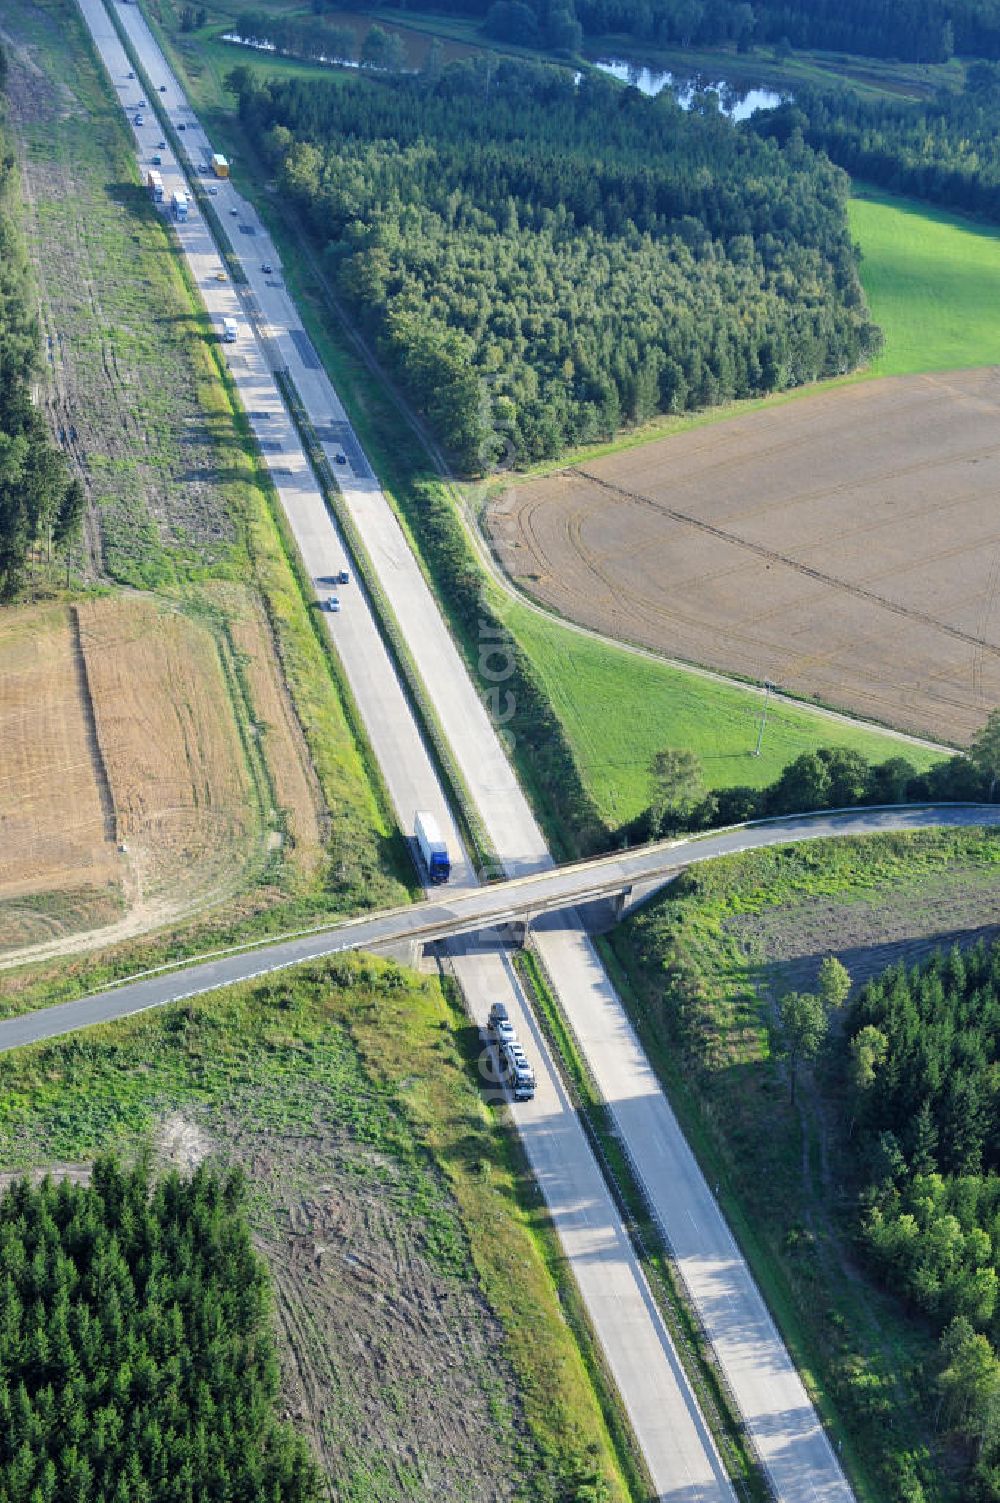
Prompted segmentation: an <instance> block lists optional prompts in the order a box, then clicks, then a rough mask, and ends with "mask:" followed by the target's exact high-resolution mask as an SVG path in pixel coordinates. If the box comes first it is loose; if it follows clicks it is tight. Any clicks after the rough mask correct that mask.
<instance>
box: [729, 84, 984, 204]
mask: <svg viewBox="0 0 1000 1503" xmlns="http://www.w3.org/2000/svg"><path fill="white" fill-rule="evenodd" d="M998 123H1000V66H998V65H997V64H995V63H985V62H979V63H974V64H972V65H971V66H970V68H969V70H968V75H967V80H966V87H965V90H964V91H963V92H962V93H960V94H957V93H956V94H953V93H948V92H942V93H940V94H939V95H938V96H937V97H936V98H935V99H933V100H929V101H914V100H892V99H878V98H872V97H870V96H867V95H866V96H864V97H862V96H860V95H858V94H855V93H853V92H850V91H848V90H841V91H837V92H821V91H816V90H811V89H808V88H802V89H798V90H797V91H796V96H795V102H794V104H785V105H782V106H781V107H780V108H779V109H777V110H772V111H768V112H767V113H764V114H761V115H759V116H757V117H755V118H754V129H755V130H757V131H758V132H760V133H761V134H764V135H769V136H772V137H774V138H776V139H778V140H782V141H788V140H791V139H794V138H795V137H796V136H797V134H798V133H800V132H801V133H802V134H803V135H804V136H805V139H806V140H807V141H808V142H809V143H810V144H811V145H812V146H814V147H816V148H817V149H818V150H821V151H825V152H827V153H828V154H829V156H830V157H832V159H833V160H834V161H835V162H838V163H839V164H840V166H842V167H844V168H845V169H846V170H847V171H848V172H850V173H851V174H852V175H854V176H857V177H860V178H864V179H865V180H867V181H868V182H871V183H878V184H880V185H882V186H884V187H887V188H890V189H892V190H893V191H894V192H898V193H908V194H911V195H912V196H913V197H915V198H925V199H930V200H931V201H932V202H934V203H939V204H944V205H947V206H948V207H950V208H954V209H958V210H960V211H964V212H965V213H972V214H982V215H984V216H985V217H987V218H989V219H992V220H995V221H1000V133H998Z"/></svg>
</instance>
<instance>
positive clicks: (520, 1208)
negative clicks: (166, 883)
mask: <svg viewBox="0 0 1000 1503" xmlns="http://www.w3.org/2000/svg"><path fill="white" fill-rule="evenodd" d="M478 1048H479V1045H478V1036H477V1035H476V1031H475V1030H474V1029H472V1028H471V1027H470V1026H469V1025H468V1023H467V1020H466V1019H465V1018H464V1017H463V1016H461V1015H459V1014H458V1013H457V1010H456V1008H455V1006H454V1003H453V1001H452V999H451V997H450V995H449V994H448V993H447V992H443V991H442V989H441V987H440V986H439V985H438V984H437V983H435V982H432V981H429V980H421V979H419V978H417V977H415V976H412V975H410V974H408V973H406V972H403V971H401V970H399V968H397V967H395V966H393V965H390V964H387V963H382V962H378V961H375V960H372V959H366V958H354V957H352V958H340V959H338V960H337V962H336V963H335V964H333V965H331V966H329V967H316V968H312V969H310V970H309V971H307V972H299V973H296V974H295V975H294V976H284V977H280V978H272V979H271V980H269V981H266V982H258V983H255V984H253V985H248V986H243V987H237V988H233V989H231V990H230V991H227V992H226V993H224V994H217V995H216V996H215V997H212V998H208V999H201V1000H197V999H195V1000H192V1001H191V1002H189V1003H187V1004H185V1005H184V1006H180V1007H174V1008H171V1009H169V1010H168V1011H167V1012H164V1013H158V1014H156V1015H150V1014H147V1015H144V1016H141V1017H138V1018H135V1019H131V1020H128V1021H126V1022H124V1023H122V1024H118V1025H115V1026H114V1027H105V1028H101V1029H97V1030H94V1031H92V1032H90V1033H88V1034H87V1035H86V1037H85V1038H74V1039H69V1040H66V1041H62V1042H57V1043H54V1044H50V1045H46V1046H40V1047H37V1048H33V1049H30V1050H24V1051H21V1052H19V1053H17V1054H12V1055H6V1056H4V1057H3V1059H2V1060H0V1083H2V1089H0V1161H2V1163H3V1166H4V1168H5V1169H10V1168H25V1167H30V1166H34V1165H44V1164H47V1163H50V1162H52V1161H59V1162H75V1161H79V1160H81V1159H88V1158H90V1157H91V1156H92V1155H93V1154H94V1153H95V1152H97V1151H99V1150H100V1151H108V1150H115V1151H118V1152H119V1153H122V1154H123V1155H125V1156H130V1155H132V1154H135V1153H137V1152H139V1151H140V1150H142V1149H143V1148H144V1147H146V1146H147V1145H148V1144H150V1142H151V1141H155V1140H156V1137H157V1131H158V1127H159V1125H160V1124H162V1123H163V1121H164V1120H165V1119H166V1120H167V1121H172V1120H174V1119H176V1117H177V1116H178V1114H179V1115H181V1116H182V1117H183V1118H184V1119H185V1120H191V1119H193V1120H194V1121H196V1122H197V1124H199V1125H200V1127H201V1128H202V1129H203V1130H204V1131H205V1132H206V1133H207V1135H208V1136H209V1137H210V1138H212V1139H213V1140H216V1141H222V1142H223V1143H224V1142H225V1141H232V1138H233V1132H232V1128H231V1125H230V1124H232V1122H233V1120H234V1119H238V1120H239V1121H242V1122H244V1123H248V1124H251V1125H252V1126H253V1128H254V1130H255V1133H256V1137H255V1140H254V1141H255V1142H256V1144H257V1145H258V1146H257V1150H256V1151H258V1152H260V1151H262V1150H263V1143H264V1141H265V1140H266V1139H274V1140H275V1145H276V1147H277V1151H278V1153H279V1157H280V1144H281V1142H282V1141H283V1139H285V1138H286V1137H287V1138H288V1140H289V1142H291V1141H293V1140H294V1141H299V1142H301V1141H303V1140H309V1139H312V1140H313V1141H315V1142H323V1141H326V1140H328V1139H329V1138H330V1137H331V1135H332V1140H333V1142H334V1144H335V1145H339V1149H338V1150H337V1153H336V1155H335V1162H338V1164H339V1167H340V1168H341V1169H342V1170H343V1172H345V1173H347V1174H348V1176H349V1179H350V1180H351V1181H352V1182H354V1181H357V1180H358V1177H359V1176H360V1177H361V1184H362V1187H363V1189H364V1193H365V1194H366V1195H367V1196H368V1197H369V1198H371V1197H374V1198H375V1199H376V1200H377V1199H379V1198H380V1197H384V1196H385V1194H386V1190H387V1187H391V1186H393V1185H398V1189H397V1190H396V1191H395V1192H394V1193H393V1197H392V1198H393V1201H394V1202H395V1203H396V1205H397V1207H398V1212H397V1214H398V1216H399V1217H401V1218H402V1222H401V1223H400V1231H399V1233H398V1241H399V1242H400V1243H405V1242H406V1240H407V1239H410V1240H414V1241H415V1242H416V1244H417V1245H418V1248H419V1250H420V1251H421V1254H422V1256H423V1257H424V1258H425V1259H429V1260H430V1261H431V1262H432V1263H433V1265H434V1266H435V1267H436V1268H437V1269H438V1270H439V1273H440V1274H441V1275H442V1276H444V1277H445V1278H446V1280H447V1281H448V1282H450V1283H451V1284H452V1285H454V1286H455V1287H459V1286H461V1287H465V1288H467V1289H468V1290H469V1291H470V1293H471V1294H472V1295H474V1296H475V1298H476V1299H477V1300H480V1301H485V1304H486V1305H487V1306H488V1307H489V1309H490V1310H491V1311H492V1313H493V1316H494V1317H495V1318H496V1319H498V1320H499V1322H500V1325H501V1328H502V1333H503V1339H502V1343H501V1349H500V1350H499V1351H498V1352H497V1353H496V1354H495V1357H494V1358H493V1359H492V1360H491V1363H490V1372H493V1370H494V1369H496V1368H500V1369H503V1370H507V1371H509V1372H511V1373H512V1374H513V1376H514V1380H515V1381H514V1397H515V1402H514V1413H513V1414H511V1412H510V1410H509V1408H508V1406H506V1405H505V1404H504V1403H503V1396H502V1394H497V1392H496V1390H495V1386H494V1385H492V1380H491V1388H490V1393H491V1394H492V1395H493V1397H492V1399H491V1400H490V1402H491V1403H492V1404H494V1405H495V1406H498V1407H497V1409H496V1413H495V1419H496V1423H497V1424H498V1425H505V1426H507V1427H510V1428H512V1430H513V1437H512V1443H513V1444H514V1445H515V1446H516V1447H517V1449H518V1450H519V1451H520V1454H519V1455H518V1456H517V1457H516V1460H515V1457H514V1456H512V1457H511V1463H510V1464H511V1465H516V1466H519V1467H520V1469H521V1475H522V1480H523V1482H524V1488H525V1491H524V1496H525V1497H526V1498H529V1499H538V1500H539V1503H542V1500H543V1499H546V1498H549V1497H552V1496H566V1497H568V1496H573V1497H581V1498H582V1497H584V1496H592V1497H594V1498H595V1499H597V1498H600V1499H606V1500H608V1503H624V1500H625V1499H626V1498H627V1497H628V1496H629V1492H628V1489H627V1486H626V1485H625V1483H624V1482H623V1480H622V1477H621V1474H620V1471H619V1467H618V1464H617V1461H616V1458H615V1455H614V1450H613V1447H612V1445H611V1442H610V1439H609V1436H608V1432H607V1429H606V1426H605V1424H604V1421H603V1419H602V1416H601V1413H600V1409H599V1406H598V1404H597V1401H596V1399H595V1395H594V1391H593V1387H592V1384H591V1381H590V1377H589V1375H588V1373H587V1371H586V1368H585V1366H584V1363H583V1361H582V1359H581V1357H580V1354H579V1352H578V1350H577V1348H576V1345H575V1342H574V1339H573V1333H572V1331H571V1329H570V1326H569V1324H567V1320H566V1317H565V1313H564V1310H563V1308H562V1307H561V1303H560V1299H559V1297H558V1295H557V1288H558V1287H560V1285H561V1284H562V1282H563V1281H564V1279H565V1269H564V1267H563V1266H562V1260H561V1258H560V1256H559V1254H558V1251H557V1249H556V1246H555V1243H554V1241H553V1239H552V1237H551V1233H550V1232H549V1230H548V1227H547V1222H546V1218H545V1215H544V1212H543V1211H542V1210H540V1208H539V1203H538V1199H537V1195H536V1192H535V1187H534V1185H533V1183H532V1182H531V1180H530V1176H529V1175H528V1173H527V1170H526V1167H525V1164H524V1161H523V1159H522V1157H521V1154H520V1149H519V1147H518V1144H517V1141H516V1139H515V1136H514V1134H513V1130H512V1128H511V1126H510V1123H509V1119H508V1118H507V1115H506V1111H505V1110H503V1111H500V1112H498V1113H494V1112H492V1111H490V1110H488V1109H487V1108H486V1107H485V1106H484V1105H483V1104H482V1102H481V1099H480V1098H479V1096H478V1094H477V1090H476V1087H475V1085H474V1084H473V1082H474V1080H475V1075H474V1071H473V1068H472V1061H473V1058H474V1056H475V1054H476V1053H477V1052H478ZM262 1133H263V1134H264V1138H261V1136H260V1135H261V1134H262ZM273 1151H274V1150H272V1152H273ZM342 1156H346V1158H345V1161H344V1162H342V1163H341V1162H340V1160H341V1158H342ZM320 1172H321V1173H329V1172H330V1170H329V1168H327V1169H324V1170H321V1171H320ZM327 1188H329V1187H327ZM346 1193H347V1190H346V1188H345V1194H346ZM262 1194H263V1190H262V1187H261V1185H258V1188H257V1192H256V1195H257V1198H256V1205H257V1211H258V1216H259V1217H260V1218H261V1220H262V1223H266V1220H267V1217H268V1214H269V1208H268V1206H267V1205H266V1204H261V1197H262ZM312 1214H313V1215H314V1216H315V1214H316V1211H315V1208H314V1210H313V1212H312ZM408 1266H409V1264H408V1263H407V1262H403V1263H401V1264H400V1266H399V1268H398V1269H397V1275H396V1276H397V1277H398V1278H399V1279H400V1287H399V1289H398V1291H397V1293H398V1296H399V1297H400V1298H401V1299H403V1300H404V1302H405V1299H406V1289H405V1285H404V1283H403V1278H404V1275H405V1271H406V1268H407V1267H408ZM384 1286H385V1289H386V1292H387V1293H391V1292H393V1291H392V1285H391V1275H387V1277H386V1280H385V1281H384ZM390 1313H391V1312H390ZM352 1360H355V1361H358V1362H359V1363H360V1364H361V1367H362V1369H363V1370H364V1369H365V1364H366V1362H368V1361H370V1360H371V1359H370V1357H369V1356H368V1355H366V1354H360V1355H359V1356H358V1357H357V1358H354V1359H352ZM370 1392H371V1395H372V1400H373V1402H378V1399H379V1396H380V1394H381V1392H382V1390H381V1389H380V1386H379V1383H378V1381H377V1380H376V1381H373V1382H372V1384H371V1389H370ZM474 1397H476V1396H475V1395H474ZM320 1402H322V1403H328V1402H331V1403H335V1402H336V1395H334V1394H329V1395H323V1396H321V1399H320ZM431 1402H432V1399H431V1396H430V1395H429V1394H427V1395H424V1394H420V1393H411V1394H408V1395H407V1396H406V1405H407V1407H410V1408H416V1409H417V1410H418V1411H419V1410H420V1409H422V1408H423V1407H424V1406H429V1405H430V1404H431ZM518 1413H520V1415H521V1419H520V1421H519V1420H518ZM519 1428H521V1430H522V1432H523V1433H522V1437H521V1439H520V1440H518V1438H517V1432H518V1429H519ZM332 1480H333V1482H334V1485H335V1486H336V1484H337V1482H338V1480H339V1481H341V1482H343V1481H345V1480H346V1479H344V1478H340V1479H338V1478H337V1477H334V1478H333V1479H332ZM587 1487H593V1489H594V1491H593V1492H592V1493H587V1492H586V1489H587ZM549 1489H551V1491H549ZM350 1495H351V1496H352V1497H353V1496H354V1494H353V1493H351V1494H350ZM397 1495H398V1494H397V1493H396V1492H395V1491H391V1492H388V1493H382V1492H380V1493H379V1496H387V1497H392V1498H395V1497H396V1496H397ZM400 1496H401V1495H400ZM407 1496H414V1497H422V1496H425V1493H424V1491H423V1489H421V1488H418V1489H417V1491H416V1492H414V1493H408V1494H407Z"/></svg>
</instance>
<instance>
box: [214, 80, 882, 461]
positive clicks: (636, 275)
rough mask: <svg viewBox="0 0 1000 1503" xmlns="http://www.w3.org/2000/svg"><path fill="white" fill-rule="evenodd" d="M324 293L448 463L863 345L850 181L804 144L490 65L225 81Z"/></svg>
mask: <svg viewBox="0 0 1000 1503" xmlns="http://www.w3.org/2000/svg"><path fill="white" fill-rule="evenodd" d="M230 83H231V86H232V87H233V88H235V89H237V90H238V92H239V96H240V111H241V115H242V118H243V121H244V123H245V124H246V125H247V127H248V128H249V129H250V130H251V131H252V132H253V134H254V135H255V137H256V138H257V139H258V141H259V143H260V144H261V146H262V149H263V150H264V151H265V152H266V154H267V156H268V157H269V159H270V160H271V162H272V163H273V164H274V166H275V169H276V171H277V173H278V175H279V178H280V183H281V188H282V191H283V192H284V193H285V194H286V195H288V196H289V197H290V198H291V199H292V201H293V202H294V203H295V204H296V205H297V206H299V207H301V210H302V212H303V215H304V217H305V219H306V221H307V223H308V224H309V226H310V228H311V230H312V232H313V234H314V235H315V237H316V238H317V240H318V241H319V242H320V243H321V244H322V246H323V248H324V251H325V254H326V256H327V258H328V259H329V261H330V262H331V263H332V265H333V267H334V269H335V273H336V277H337V281H338V284H339V287H340V289H341V291H342V293H343V294H344V295H345V297H346V298H347V299H348V301H349V302H350V303H351V305H352V306H353V308H354V309H355V311H356V312H357V314H358V316H359V317H360V319H361V320H362V321H363V323H364V324H365V326H366V327H367V329H368V331H369V332H370V333H372V334H373V335H374V336H375V337H376V339H377V341H378V344H379V346H380V348H381V350H382V353H383V356H384V358H385V359H386V360H387V362H388V364H389V365H390V367H391V368H392V370H393V371H394V373H395V374H396V376H397V377H398V378H399V379H400V380H401V381H402V383H403V384H404V385H405V387H406V388H407V390H408V391H409V393H410V395H411V396H412V398H413V400H414V401H415V404H416V405H417V406H418V407H419V408H420V409H421V410H422V411H423V412H424V413H425V415H426V416H427V418H428V419H429V420H430V422H431V424H432V425H433V427H434V429H435V431H436V433H437V435H438V437H439V438H440V439H441V440H442V441H443V442H444V443H445V444H446V445H447V447H448V448H449V449H450V451H451V452H452V454H453V455H454V456H455V457H456V459H457V461H458V462H459V464H460V465H461V466H462V467H463V468H464V469H465V470H467V471H470V472H475V471H478V470H481V469H482V468H483V467H485V466H486V465H487V464H488V463H489V462H490V461H491V460H492V459H493V458H495V457H496V455H497V453H498V451H499V449H500V447H501V446H507V448H508V452H511V451H512V452H513V454H514V455H515V456H516V458H517V459H520V460H525V461H529V460H532V459H538V458H542V457H547V456H552V455H556V454H558V453H559V452H560V450H561V449H563V448H564V447H565V446H566V445H567V444H571V443H580V442H586V441H588V440H592V439H596V438H602V437H606V436H609V435H610V434H612V433H613V432H614V431H615V430H616V429H617V428H619V427H620V426H621V425H622V424H624V423H626V422H641V421H642V420H644V419H646V418H648V417H650V416H651V415H653V414H654V413H657V412H681V411H685V410H687V409H690V408H695V407H704V406H709V405H712V404H715V403H718V402H724V401H728V400H730V399H732V398H734V397H747V396H753V395H756V394H759V393H763V392H768V391H775V390H780V389H783V388H785V387H789V386H793V385H797V384H800V383H802V382H805V381H810V380H813V379H815V378H817V377H820V376H830V375H835V374H838V373H840V372H844V371H847V370H850V369H852V368H853V367H854V366H856V365H857V364H858V363H859V362H861V361H863V360H865V359H866V358H868V357H869V356H870V355H871V354H872V353H874V352H875V351H876V350H877V348H878V346H879V340H880V336H879V332H878V330H877V329H876V328H875V327H874V326H873V325H872V323H871V321H870V319H869V317H868V312H867V308H866V305H865V302H864V298H863V295H862V292H861V287H860V283H859V280H858V276H857V265H856V254H855V251H854V249H853V247H852V245H851V241H850V237H849V234H848V230H847V223H846V212H845V202H846V197H847V192H848V180H847V178H846V176H845V175H844V174H843V173H842V172H840V171H839V170H838V169H837V168H835V167H833V166H831V164H830V163H829V162H828V161H827V160H825V159H824V158H823V157H822V156H820V155H818V154H816V153H814V152H813V151H811V150H810V149H809V148H808V147H806V146H804V145H803V144H802V142H801V140H800V139H795V140H793V141H791V142H789V143H787V144H782V143H779V142H778V141H775V140H769V139H765V138H763V137H761V136H760V135H757V134H755V133H754V132H753V131H750V130H746V129H742V128H734V127H733V126H732V125H731V124H730V123H729V121H728V120H726V119H725V118H724V117H722V116H720V115H719V114H718V112H717V111H714V110H705V111H694V112H691V113H685V112H684V111H683V110H681V109H680V107H679V106H678V105H677V103H676V102H675V100H674V99H673V98H672V97H671V96H670V95H669V94H663V95H661V96H660V97H659V98H657V99H646V98H643V97H642V96H640V95H638V94H637V93H636V91H634V90H624V89H621V88H619V87H618V86H617V85H616V84H614V83H613V82H611V81H610V80H607V79H604V78H602V77H600V76H596V75H587V76H586V77H584V78H583V79H582V80H580V81H579V83H576V82H574V79H573V77H572V76H571V75H570V74H569V73H568V72H566V71H564V70H558V69H553V68H546V67H544V66H540V65H531V64H525V63H517V62H510V61H501V62H497V60H496V59H477V60H475V61H470V62H465V63H458V64H454V65H452V66H451V67H449V68H447V69H446V70H445V71H444V73H443V74H441V75H439V76H437V77H426V76H425V77H420V78H396V79H393V80H392V82H391V83H389V82H387V81H386V80H385V79H379V78H370V79H363V80H361V79H358V80H355V81H353V82H352V84H351V85H350V86H347V87H344V86H338V85H337V84H327V83H324V82H303V81H289V82H280V81H272V82H270V83H268V84H267V85H261V84H260V83H259V82H256V81H255V80H254V78H253V77H252V76H251V75H250V74H249V73H248V72H247V70H244V69H236V70H235V71H234V73H233V74H231V75H230Z"/></svg>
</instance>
